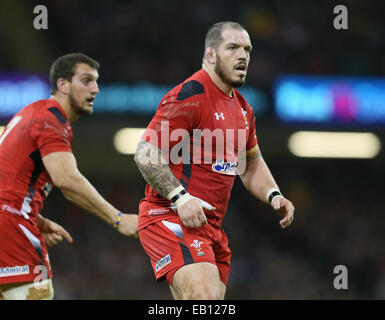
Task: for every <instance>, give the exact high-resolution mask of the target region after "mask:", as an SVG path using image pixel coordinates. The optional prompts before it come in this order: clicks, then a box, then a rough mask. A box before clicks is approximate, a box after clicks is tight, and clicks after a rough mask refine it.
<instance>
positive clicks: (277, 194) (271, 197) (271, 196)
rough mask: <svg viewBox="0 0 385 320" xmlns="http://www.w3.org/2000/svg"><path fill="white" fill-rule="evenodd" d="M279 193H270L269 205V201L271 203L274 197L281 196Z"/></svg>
mask: <svg viewBox="0 0 385 320" xmlns="http://www.w3.org/2000/svg"><path fill="white" fill-rule="evenodd" d="M281 195H282V194H281V192H279V191H274V192H272V193H271V195H270V196H269V203H271V201H273V198H274V197H276V196H281Z"/></svg>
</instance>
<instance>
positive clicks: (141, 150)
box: [135, 140, 180, 198]
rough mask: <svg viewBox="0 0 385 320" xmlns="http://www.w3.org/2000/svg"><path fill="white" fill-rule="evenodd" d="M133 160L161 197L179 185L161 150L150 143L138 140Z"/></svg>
mask: <svg viewBox="0 0 385 320" xmlns="http://www.w3.org/2000/svg"><path fill="white" fill-rule="evenodd" d="M135 162H136V164H137V165H138V168H139V171H140V172H141V174H142V176H143V178H144V179H145V180H146V181H147V183H148V184H149V185H150V186H151V187H153V188H154V189H155V190H156V191H157V192H158V193H159V194H160V195H161V196H162V197H164V198H166V197H167V195H168V194H169V193H170V192H171V191H172V190H174V189H175V188H176V187H178V186H180V182H179V181H178V180H177V179H176V177H175V176H174V174H173V173H172V171H171V169H170V167H169V165H168V163H167V162H166V160H165V158H164V157H163V152H162V150H161V149H159V148H158V147H156V146H154V145H152V144H151V143H149V142H147V141H144V140H140V142H139V143H138V146H137V149H136V154H135Z"/></svg>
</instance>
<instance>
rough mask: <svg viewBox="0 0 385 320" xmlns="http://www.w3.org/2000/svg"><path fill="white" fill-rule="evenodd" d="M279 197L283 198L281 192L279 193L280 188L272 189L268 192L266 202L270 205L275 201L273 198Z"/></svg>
mask: <svg viewBox="0 0 385 320" xmlns="http://www.w3.org/2000/svg"><path fill="white" fill-rule="evenodd" d="M273 193H275V194H274V195H273ZM278 195H280V196H282V193H281V191H279V189H278V188H271V189H270V190H269V191H267V193H266V201H267V202H268V203H270V202H271V200H273V198H274V197H276V196H278ZM270 196H273V197H272V198H270Z"/></svg>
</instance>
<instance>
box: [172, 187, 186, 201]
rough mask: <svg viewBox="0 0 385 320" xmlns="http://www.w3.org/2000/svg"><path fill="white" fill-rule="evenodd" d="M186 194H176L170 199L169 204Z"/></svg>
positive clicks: (183, 191)
mask: <svg viewBox="0 0 385 320" xmlns="http://www.w3.org/2000/svg"><path fill="white" fill-rule="evenodd" d="M186 193H187V192H186V190H182V191H181V192H179V193H178V194H176V195H175V196H173V197H172V198H171V202H172V203H175V201H176V200H178V199H179V198H180V197H181V196H183V195H184V194H186Z"/></svg>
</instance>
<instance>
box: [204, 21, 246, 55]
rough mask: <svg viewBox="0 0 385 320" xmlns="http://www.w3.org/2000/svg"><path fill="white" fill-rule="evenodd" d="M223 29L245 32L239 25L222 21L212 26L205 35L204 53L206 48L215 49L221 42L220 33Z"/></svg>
mask: <svg viewBox="0 0 385 320" xmlns="http://www.w3.org/2000/svg"><path fill="white" fill-rule="evenodd" d="M225 28H230V29H235V30H246V29H245V28H244V27H243V26H242V25H241V24H239V23H237V22H233V21H222V22H217V23H215V24H213V25H212V26H211V27H210V28H209V30H208V31H207V33H206V39H205V52H206V49H207V48H208V47H211V48H214V49H217V48H218V46H219V45H220V44H221V42H222V41H223V38H222V33H223V30H224V29H225Z"/></svg>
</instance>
